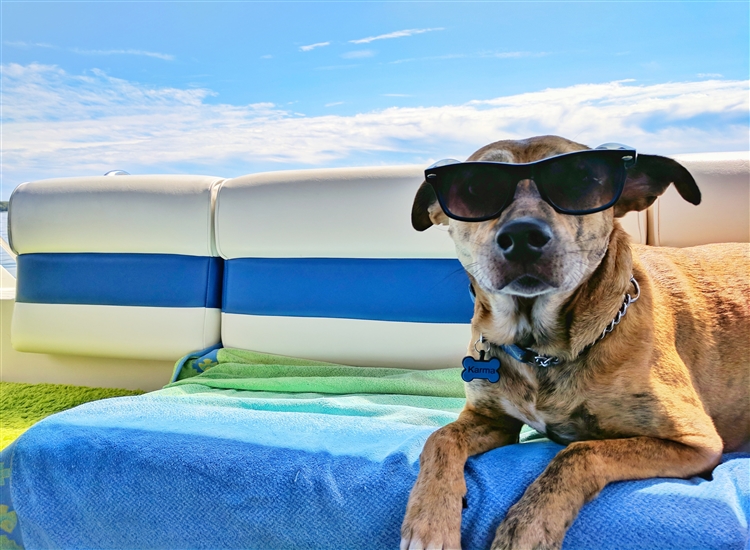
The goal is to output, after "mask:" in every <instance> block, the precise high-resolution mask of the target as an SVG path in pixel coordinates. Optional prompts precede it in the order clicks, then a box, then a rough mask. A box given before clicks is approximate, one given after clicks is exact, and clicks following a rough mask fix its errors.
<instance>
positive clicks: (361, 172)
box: [216, 165, 646, 259]
mask: <svg viewBox="0 0 750 550" xmlns="http://www.w3.org/2000/svg"><path fill="white" fill-rule="evenodd" d="M424 168H425V167H424V166H421V165H418V166H391V167H369V168H336V169H328V170H294V171H280V172H267V173H262V174H252V175H248V176H241V177H239V178H234V179H229V180H226V181H225V182H224V183H223V184H222V185H221V192H220V193H219V197H218V199H217V202H216V239H217V248H218V252H219V255H220V256H221V257H222V258H225V259H231V258H243V257H266V258H274V257H304V256H309V255H317V256H319V257H337V258H362V257H369V258H455V257H456V251H455V248H454V246H453V241H451V239H450V238H449V237H448V235H447V229H446V228H445V227H444V226H437V227H431V228H430V229H429V231H424V232H422V233H420V232H418V231H415V230H414V229H413V228H412V226H411V207H412V203H413V202H414V196H415V195H416V193H417V189H418V188H419V186H420V184H421V183H422V181H423V180H424ZM620 223H621V224H622V226H623V228H624V229H625V230H626V231H627V232H628V233H630V235H631V236H632V238H633V240H634V241H635V242H638V243H644V244H645V242H646V215H645V212H641V213H638V212H631V213H629V214H628V215H627V216H625V217H624V218H622V219H621V220H620Z"/></svg>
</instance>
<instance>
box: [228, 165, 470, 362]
mask: <svg viewBox="0 0 750 550" xmlns="http://www.w3.org/2000/svg"><path fill="white" fill-rule="evenodd" d="M423 170H424V167H423V166H405V167H374V168H343V169H331V170H298V171H289V172H271V173H265V174H254V175H250V176H243V177H240V178H235V179H230V180H227V181H225V182H224V183H223V184H222V186H221V189H220V191H219V196H218V198H217V201H216V238H217V249H218V252H219V254H220V255H221V256H222V257H223V258H225V259H227V260H229V261H230V262H231V260H234V259H237V258H399V259H404V258H433V259H436V258H455V257H456V253H455V248H454V245H453V242H452V240H451V239H450V237H449V236H448V234H447V230H446V229H445V228H443V227H438V228H431V229H430V230H429V231H425V232H423V233H420V232H417V231H415V230H414V229H413V228H412V225H411V207H412V203H413V201H414V196H415V194H416V192H417V189H418V188H419V186H420V184H421V183H422V181H423ZM224 291H225V292H230V293H231V292H236V291H237V289H231V288H230V289H227V288H225V289H224ZM466 299H467V301H468V287H467V290H466ZM469 338H470V329H469V325H468V319H467V324H455V323H420V322H401V321H380V320H368V319H342V318H318V317H293V316H289V317H284V316H271V315H269V316H263V315H245V314H235V313H227V312H226V311H225V312H224V313H223V314H222V342H223V344H224V346H226V347H239V348H246V349H252V350H256V351H261V352H269V353H277V354H282V355H294V356H299V357H304V358H309V359H318V360H324V361H334V362H341V363H347V364H354V365H370V366H377V365H380V366H394V367H404V368H439V367H449V366H456V365H457V364H458V362H459V361H460V358H461V356H462V355H463V353H464V352H465V349H466V345H467V342H468V340H469Z"/></svg>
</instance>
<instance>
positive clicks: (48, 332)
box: [9, 176, 223, 360]
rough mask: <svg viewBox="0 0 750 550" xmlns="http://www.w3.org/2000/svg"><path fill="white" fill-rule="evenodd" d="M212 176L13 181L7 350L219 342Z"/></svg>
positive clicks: (173, 350)
mask: <svg viewBox="0 0 750 550" xmlns="http://www.w3.org/2000/svg"><path fill="white" fill-rule="evenodd" d="M220 182H221V179H220V178H212V177H200V176H113V177H95V178H66V179H58V180H46V181H40V182H31V183H26V184H22V185H21V186H19V187H18V188H17V189H16V191H15V192H14V193H13V195H12V197H11V201H10V209H9V210H10V215H9V228H10V229H9V233H10V238H11V243H12V246H13V248H14V249H15V251H16V252H17V253H18V254H19V255H18V258H17V263H18V271H17V274H18V279H17V288H16V304H15V307H14V314H13V322H12V328H11V341H12V344H13V346H14V348H15V349H17V350H19V351H29V352H38V353H69V354H77V355H94V356H102V357H119V358H139V359H167V360H177V359H178V358H179V357H180V356H182V355H184V354H186V353H189V352H192V351H196V350H200V349H204V348H206V347H208V346H210V345H214V344H216V343H218V342H219V338H220V308H221V280H222V276H223V261H222V260H221V259H220V258H219V257H218V256H217V255H216V252H215V245H214V243H215V240H214V236H213V203H214V201H215V196H216V191H217V188H218V184H219V183H220Z"/></svg>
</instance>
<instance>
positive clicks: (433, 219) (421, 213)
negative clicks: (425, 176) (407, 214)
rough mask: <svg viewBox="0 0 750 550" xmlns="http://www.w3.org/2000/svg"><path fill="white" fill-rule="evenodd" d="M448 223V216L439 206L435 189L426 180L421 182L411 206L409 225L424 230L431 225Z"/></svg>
mask: <svg viewBox="0 0 750 550" xmlns="http://www.w3.org/2000/svg"><path fill="white" fill-rule="evenodd" d="M440 224H443V225H448V216H446V215H445V212H443V209H442V208H440V203H438V200H437V196H436V195H435V191H434V190H433V189H432V186H431V185H430V184H428V183H427V182H426V181H423V182H422V185H420V186H419V190H418V191H417V196H416V197H414V205H413V206H412V207H411V225H412V226H413V227H414V229H416V230H417V231H424V230H425V229H428V228H429V227H431V226H433V225H440Z"/></svg>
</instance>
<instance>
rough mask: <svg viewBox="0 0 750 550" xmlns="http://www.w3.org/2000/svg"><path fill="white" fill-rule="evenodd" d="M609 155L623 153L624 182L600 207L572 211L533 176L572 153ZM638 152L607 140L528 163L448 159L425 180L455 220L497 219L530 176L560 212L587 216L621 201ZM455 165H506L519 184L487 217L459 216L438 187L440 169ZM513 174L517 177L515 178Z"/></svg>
mask: <svg viewBox="0 0 750 550" xmlns="http://www.w3.org/2000/svg"><path fill="white" fill-rule="evenodd" d="M574 155H575V156H581V155H586V156H593V155H595V156H598V157H602V156H606V157H617V156H618V155H619V156H620V160H622V162H623V167H624V168H625V170H626V173H625V177H623V178H621V181H618V182H616V183H615V185H616V186H617V187H616V189H615V193H614V196H613V198H612V200H611V201H609V202H608V203H607V204H605V205H603V206H599V207H596V208H588V209H582V210H571V209H567V208H562V207H560V206H558V205H556V204H555V203H554V202H552V200H551V199H550V198H549V195H548V193H547V190H546V184H545V182H544V181H541V182H540V181H537V180H536V179H534V174H535V171H536V168H537V167H538V166H541V165H544V164H549V163H553V162H559V161H560V160H561V159H565V158H570V157H572V156H574ZM636 160H637V158H636V151H635V149H634V148H632V147H628V146H625V145H620V144H616V143H608V144H605V145H600V146H599V147H597V148H596V149H585V150H583V151H574V152H572V153H563V154H561V155H555V156H553V157H548V158H544V159H541V160H537V161H534V162H526V163H512V162H490V161H470V162H461V161H457V160H453V159H445V160H440V161H438V162H436V163H435V164H433V165H432V166H430V167H429V168H427V169H426V170H425V171H424V173H425V181H426V182H427V183H429V184H430V185H431V186H432V189H433V191H434V192H435V195H436V196H437V199H438V202H439V203H440V206H441V208H442V209H443V212H445V214H446V215H447V216H448V217H449V218H452V219H454V220H458V221H462V222H483V221H487V220H492V219H495V218H498V217H499V216H500V215H501V214H502V213H503V210H505V209H506V208H507V207H508V206H509V205H510V203H512V202H513V199H514V197H515V195H516V189H517V188H518V183H519V182H520V181H522V180H525V179H531V180H532V181H534V183H535V184H536V187H537V189H538V190H539V194H540V195H541V197H542V199H543V200H544V201H545V202H546V203H547V204H549V205H550V206H551V207H552V208H554V209H555V211H556V212H559V213H560V214H568V215H571V216H584V215H586V214H594V213H596V212H601V211H603V210H606V209H608V208H611V207H612V206H614V204H615V203H616V202H617V201H618V200H619V198H620V196H621V195H622V191H623V189H624V187H625V181H626V180H627V169H628V168H630V167H631V166H633V165H635V163H636ZM456 165H462V166H472V165H481V166H487V165H489V166H497V167H498V168H502V167H507V169H508V170H510V171H512V172H513V173H514V174H515V175H516V176H517V177H518V179H516V183H515V184H514V185H513V188H512V192H510V193H508V198H507V199H506V200H505V202H504V203H503V205H502V206H501V207H500V208H499V209H498V210H497V211H496V212H495V213H494V214H492V215H487V216H481V217H471V218H469V217H465V216H459V215H457V214H454V213H452V212H451V211H450V209H449V208H448V207H447V206H446V204H445V200H444V197H443V196H442V195H443V194H442V193H441V192H440V191H439V190H438V183H439V182H438V178H439V174H440V172H444V171H446V170H445V169H446V168H448V167H451V166H456ZM516 176H514V177H516Z"/></svg>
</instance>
